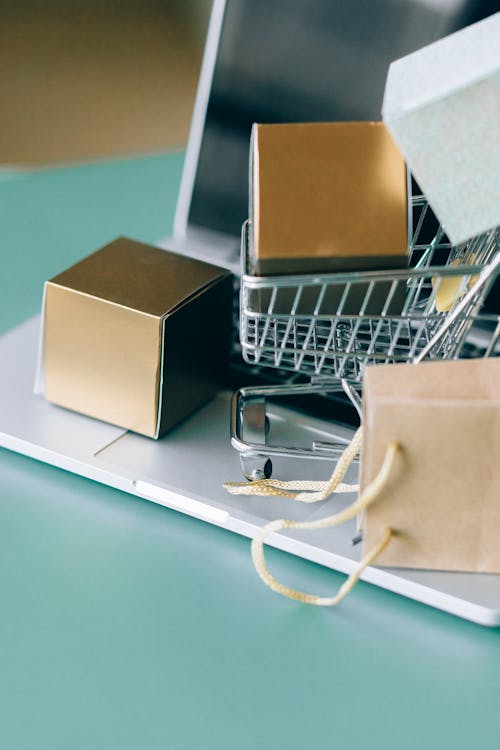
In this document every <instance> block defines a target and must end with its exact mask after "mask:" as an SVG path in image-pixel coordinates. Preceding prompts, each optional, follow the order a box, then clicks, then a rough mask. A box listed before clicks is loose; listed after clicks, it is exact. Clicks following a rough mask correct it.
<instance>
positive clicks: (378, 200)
mask: <svg viewBox="0 0 500 750" xmlns="http://www.w3.org/2000/svg"><path fill="white" fill-rule="evenodd" d="M249 176H250V205H249V233H250V269H249V270H250V273H254V274H256V275H273V274H292V273H293V274H299V273H333V272H337V271H357V270H360V271H361V270H377V269H386V268H404V267H405V266H406V265H407V262H408V237H409V226H408V225H409V221H408V218H409V212H408V178H407V171H406V165H405V161H404V158H403V156H402V155H401V152H400V151H399V149H398V147H397V146H396V144H395V143H394V141H393V140H392V138H391V136H390V135H389V132H388V131H387V130H386V128H385V126H384V124H383V123H381V122H321V123H292V124H284V125H259V124H256V125H254V126H253V130H252V138H251V145H250V175H249Z"/></svg>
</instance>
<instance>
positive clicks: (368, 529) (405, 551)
mask: <svg viewBox="0 0 500 750" xmlns="http://www.w3.org/2000/svg"><path fill="white" fill-rule="evenodd" d="M363 425H364V426H363V432H364V434H363V448H362V456H361V461H362V463H361V492H363V490H364V489H365V488H366V487H367V486H368V484H369V483H370V482H371V481H372V480H373V479H374V477H375V476H376V475H377V473H378V472H379V470H380V466H381V464H382V463H383V461H384V456H385V455H386V451H387V447H388V445H389V444H390V443H391V442H394V441H396V443H397V444H398V445H399V446H400V450H399V451H398V458H397V461H396V462H395V465H394V467H393V469H392V470H391V475H390V480H389V482H388V483H387V484H386V485H385V487H384V489H383V491H382V492H381V493H380V495H379V496H378V497H377V499H376V500H375V502H374V503H373V504H372V505H370V507H369V508H368V509H367V511H366V513H365V518H364V528H363V532H364V533H363V544H364V548H365V550H370V549H372V548H373V547H374V546H376V544H377V543H379V542H380V539H381V537H382V536H383V535H384V533H387V529H388V528H390V529H391V530H392V532H393V534H392V537H391V539H390V543H389V544H388V545H387V547H386V548H385V549H384V551H383V552H382V553H381V554H380V555H379V556H378V557H377V560H376V564H377V565H383V566H396V567H406V568H427V569H440V570H450V571H469V572H489V573H499V572H500V358H497V359H494V358H491V359H476V360H461V361H439V362H430V363H422V364H419V365H406V364H404V365H387V366H376V367H371V368H368V369H367V371H366V373H365V381H364V422H363Z"/></svg>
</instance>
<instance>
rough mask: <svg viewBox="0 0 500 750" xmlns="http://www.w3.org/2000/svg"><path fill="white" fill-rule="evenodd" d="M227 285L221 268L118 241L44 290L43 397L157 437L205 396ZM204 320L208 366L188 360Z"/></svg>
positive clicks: (225, 313) (226, 318) (223, 340)
mask: <svg viewBox="0 0 500 750" xmlns="http://www.w3.org/2000/svg"><path fill="white" fill-rule="evenodd" d="M230 287H231V277H230V274H229V273H228V272H227V271H225V270H224V269H220V268H217V267H215V266H211V265H210V264H207V263H202V262H199V261H196V260H193V259H190V258H185V257H184V256H179V255H176V254H174V253H170V252H168V251H165V250H160V249H158V248H155V247H151V246H149V245H144V244H142V243H138V242H134V241H133V240H128V239H125V238H120V239H118V240H115V241H114V242H112V243H111V244H109V245H107V246H106V247H104V248H102V249H100V250H98V251H97V252H96V253H93V254H92V255H90V256H88V257H87V258H84V259H83V260H82V261H81V262H80V263H77V264H76V265H75V266H73V267H72V268H70V269H68V270H67V271H64V272H63V273H61V274H59V275H58V276H56V277H55V278H53V279H51V280H50V281H48V282H47V284H46V289H45V304H44V333H43V337H44V357H43V364H44V371H45V395H46V398H47V399H48V400H49V401H52V402H53V403H55V404H58V405H60V406H64V407H66V408H69V409H73V410H75V411H78V412H81V413H83V414H86V415H88V416H92V417H96V418H98V419H102V420H104V421H107V422H111V423H112V424H116V425H119V426H122V427H124V428H126V429H130V430H133V431H135V432H138V433H141V434H144V435H147V436H149V437H158V436H159V435H160V434H161V433H162V432H165V431H166V430H167V429H169V428H170V427H171V426H173V424H175V423H176V422H177V421H179V420H180V419H182V418H183V417H184V416H186V415H187V414H188V413H189V412H190V411H192V410H193V409H194V408H196V406H198V405H199V404H200V403H202V402H203V401H206V400H207V399H208V398H209V397H210V396H211V395H213V391H214V389H215V388H216V384H215V380H216V377H215V370H216V369H217V367H219V369H220V366H221V365H222V360H223V359H224V356H225V351H226V350H227V345H228V343H229V328H230V317H231V290H230ZM190 306H192V307H193V310H190V309H189V310H188V308H190ZM209 321H211V322H212V323H213V324H214V325H215V328H216V330H217V327H218V331H219V335H218V336H216V340H215V342H213V352H214V356H215V357H216V360H217V361H215V362H214V363H213V364H211V362H210V361H205V362H203V363H202V362H201V361H200V359H197V358H196V357H195V358H193V356H192V354H191V352H192V350H193V348H194V349H196V343H197V341H196V336H197V335H203V333H204V327H205V326H208V324H209ZM196 324H198V326H199V331H196V330H188V329H187V325H190V326H195V325H196ZM190 337H192V339H191V338H190ZM205 337H206V336H205ZM185 340H186V342H189V343H186V342H185ZM206 346H207V345H206V343H203V344H201V345H200V358H205V359H207V355H208V351H206ZM204 347H205V349H204ZM174 350H175V351H174ZM200 365H201V367H200ZM191 370H196V372H195V373H193V374H191Z"/></svg>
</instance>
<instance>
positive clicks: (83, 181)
mask: <svg viewBox="0 0 500 750" xmlns="http://www.w3.org/2000/svg"><path fill="white" fill-rule="evenodd" d="M181 166H182V155H181V154H174V155H170V156H167V155H165V156H154V157H148V158H141V159H129V160H123V161H115V162H110V163H104V164H96V165H90V166H76V167H69V168H64V169H58V170H44V171H38V172H34V173H24V174H23V173H17V174H14V173H13V174H5V173H2V174H0V243H1V271H0V330H1V331H5V330H7V329H8V328H9V327H11V326H12V325H13V324H15V323H17V322H20V321H22V320H23V319H25V318H26V317H28V316H29V315H31V314H33V313H34V312H36V311H37V310H38V308H39V304H40V297H41V289H42V283H43V281H44V279H45V278H47V277H48V276H50V275H52V274H54V273H56V272H58V271H60V270H62V269H63V268H64V267H66V266H68V265H69V264H70V263H71V262H73V261H75V260H76V259H78V258H80V257H82V256H83V255H85V254H87V253H88V252H90V251H92V250H94V249H96V248H97V247H99V246H100V245H102V244H104V243H105V242H107V241H108V240H110V239H111V238H113V237H115V236H116V235H118V234H126V235H129V236H132V237H136V238H138V239H143V240H147V241H154V240H155V239H157V238H159V237H161V236H164V235H166V234H167V233H168V232H169V231H170V229H171V225H172V218H173V209H174V204H175V196H176V193H177V189H178V184H179V178H180V170H181ZM0 366H1V363H0ZM193 470H196V467H193ZM224 478H225V477H221V481H222V480H223V479H224ZM269 560H270V564H271V565H272V567H273V569H274V571H275V572H276V573H277V574H278V575H279V576H280V577H282V578H284V579H287V580H289V581H291V582H292V581H293V583H294V584H296V585H299V586H302V587H306V588H309V589H313V590H315V591H318V592H319V591H321V592H325V593H326V592H329V591H331V590H333V589H334V588H335V587H337V586H338V584H339V583H340V582H341V576H340V575H337V574H335V573H332V572H330V571H327V570H324V569H321V568H319V567H318V566H315V565H312V564H309V563H306V562H304V561H301V560H297V559H294V558H291V557H289V556H287V555H285V554H282V553H278V552H276V551H271V552H270V553H269ZM0 606H1V609H0V613H1V614H0V747H1V748H5V750H25V749H29V750H32V749H35V748H36V749H37V750H41V749H43V750H45V749H46V750H58V749H59V748H61V750H62V749H64V750H99V749H100V748H103V749H106V750H114V749H115V748H116V749H117V750H118V749H119V750H128V749H129V748H131V749H132V748H133V749H134V750H139V749H141V750H142V748H144V749H145V750H156V749H157V748H158V749H159V748H162V749H163V748H173V749H174V750H182V749H183V748H193V749H196V750H197V749H198V748H200V749H203V750H205V748H210V749H211V748H214V750H226V749H227V750H229V749H231V750H239V749H241V750H247V749H248V750H257V749H260V748H262V749H265V750H267V748H286V749H290V750H293V749H294V748H321V749H322V748H339V750H351V749H352V750H359V749H360V748H364V747H371V748H381V749H384V748H391V749H392V748H394V749H395V748H398V750H405V749H412V750H413V749H415V750H417V749H418V750H425V749H426V748H470V747H473V746H475V745H476V744H478V745H479V746H480V747H481V748H496V749H497V748H498V747H499V746H500V718H499V717H500V711H499V697H500V640H499V637H500V634H499V632H498V631H491V630H488V629H486V628H482V627H480V626H477V625H473V624H471V623H467V622H465V621H461V620H459V619H456V618H453V617H451V616H449V615H446V614H443V613H441V612H438V611H434V610H432V609H430V608H427V607H424V606H423V605H419V604H416V603H415V602H411V601H407V600H405V599H403V598H401V597H398V596H396V595H392V594H390V593H388V592H385V591H381V590H378V589H376V588H374V587H371V586H369V585H367V584H360V585H359V586H358V587H357V588H356V589H355V590H354V592H353V593H352V595H350V596H349V598H348V599H347V600H346V601H345V602H344V603H343V604H342V605H341V606H340V607H339V608H337V609H334V610H323V609H318V608H316V609H314V608H308V607H306V606H304V605H299V604H297V603H294V602H291V601H289V600H286V599H283V598H281V597H278V596H276V595H275V594H272V593H271V592H270V591H268V590H267V589H266V588H265V587H264V586H263V585H262V584H261V583H260V581H259V580H258V579H257V577H256V575H255V574H254V571H253V568H252V565H251V562H250V557H249V543H248V541H247V540H245V539H242V538H239V537H237V536H233V535H231V534H229V533H227V532H224V531H222V530H220V529H217V528H215V527H212V526H209V525H207V524H203V523H202V522H200V521H196V520H194V519H191V518H188V517H186V516H183V515H181V514H178V513H176V512H174V511H169V510H166V509H164V508H160V507H158V506H155V505H153V504H150V503H147V502H143V501H140V500H138V499H136V498H134V497H131V496H128V495H126V494H123V493H120V492H118V491H116V490H112V489H109V488H107V487H103V486H100V485H98V484H95V483H92V482H90V481H87V480H85V479H82V478H80V477H77V476H72V475H70V474H67V473H65V472H62V471H60V470H57V469H54V468H51V467H49V466H45V465H43V464H39V463H37V462H35V461H32V460H30V459H27V458H24V457H22V456H17V455H14V454H11V453H9V452H7V451H2V450H0Z"/></svg>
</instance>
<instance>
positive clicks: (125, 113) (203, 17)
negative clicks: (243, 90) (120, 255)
mask: <svg viewBox="0 0 500 750" xmlns="http://www.w3.org/2000/svg"><path fill="white" fill-rule="evenodd" d="M210 8H211V0H100V1H99V0H0V111H1V121H0V164H3V165H6V164H7V165H21V166H27V165H31V164H36V165H39V164H48V163H58V162H59V163H60V162H73V161H81V160H87V159H91V160H92V159H100V158H104V157H108V156H120V155H126V154H135V153H141V152H142V153H148V152H154V151H162V150H165V149H169V148H176V147H179V146H183V145H185V143H186V142H187V136H188V130H189V123H190V119H191V112H192V107H193V102H194V96H195V91H196V85H197V79H198V73H199V67H200V63H201V58H202V54H203V44H204V38H205V34H206V29H207V25H208V19H209V15H210Z"/></svg>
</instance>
